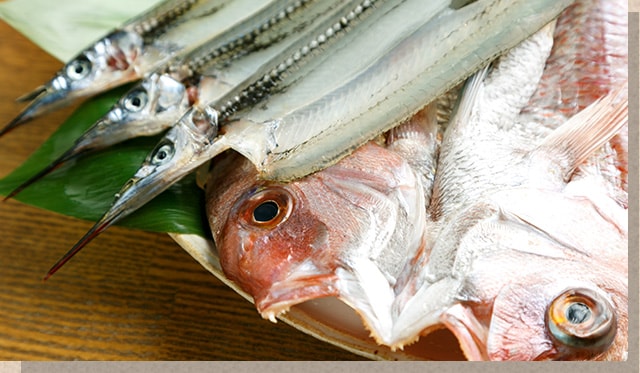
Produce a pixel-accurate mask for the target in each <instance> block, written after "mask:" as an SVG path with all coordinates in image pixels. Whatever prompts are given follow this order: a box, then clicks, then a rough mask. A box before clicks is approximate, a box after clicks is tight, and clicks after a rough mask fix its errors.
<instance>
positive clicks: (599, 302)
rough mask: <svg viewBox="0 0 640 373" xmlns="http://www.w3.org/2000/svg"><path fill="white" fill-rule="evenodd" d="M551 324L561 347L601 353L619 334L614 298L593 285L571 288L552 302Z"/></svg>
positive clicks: (553, 334)
mask: <svg viewBox="0 0 640 373" xmlns="http://www.w3.org/2000/svg"><path fill="white" fill-rule="evenodd" d="M547 311H548V312H547V319H548V320H547V327H548V328H549V332H550V334H551V336H552V337H553V339H554V340H555V341H556V342H557V343H559V344H560V347H562V348H563V347H568V348H570V349H573V350H580V351H587V352H593V353H599V352H603V351H605V350H606V349H607V348H608V347H609V346H610V345H611V343H612V342H613V339H614V337H615V334H616V327H617V325H616V323H617V322H616V316H615V312H614V308H613V306H612V305H611V302H610V301H609V300H608V299H607V298H606V297H605V296H603V295H602V294H600V293H598V292H597V291H594V290H591V289H571V290H568V291H565V292H564V293H562V294H560V295H559V296H558V297H556V298H555V299H554V300H553V302H551V304H550V306H549V308H548V310H547Z"/></svg>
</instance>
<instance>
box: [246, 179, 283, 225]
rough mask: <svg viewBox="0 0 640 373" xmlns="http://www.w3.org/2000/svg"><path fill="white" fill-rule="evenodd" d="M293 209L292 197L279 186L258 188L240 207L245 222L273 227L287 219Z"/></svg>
mask: <svg viewBox="0 0 640 373" xmlns="http://www.w3.org/2000/svg"><path fill="white" fill-rule="evenodd" d="M292 209H293V198H292V197H291V195H290V194H289V192H288V191H287V190H286V189H284V188H280V187H267V188H264V189H260V190H258V191H257V192H256V193H255V194H253V195H252V196H251V197H249V199H248V200H247V201H246V202H245V203H244V207H242V213H243V220H244V222H245V224H247V225H249V226H253V227H260V228H275V227H276V226H278V225H279V224H281V223H283V222H284V221H286V220H287V218H288V217H289V215H290V214H291V211H292Z"/></svg>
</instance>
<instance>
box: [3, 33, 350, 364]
mask: <svg viewBox="0 0 640 373" xmlns="http://www.w3.org/2000/svg"><path fill="white" fill-rule="evenodd" d="M60 67H62V63H61V62H59V61H58V60H56V59H54V58H53V57H51V56H50V55H48V54H46V53H45V52H43V51H42V50H40V49H39V48H38V47H37V46H35V45H34V44H32V43H31V42H30V41H28V40H27V39H26V38H24V37H23V36H22V35H20V34H19V33H18V32H16V31H15V30H13V29H12V28H11V27H10V26H8V25H7V24H5V23H4V22H2V21H0V125H1V126H4V125H5V123H7V122H8V121H9V120H10V119H12V118H13V117H14V116H15V115H16V114H17V113H18V112H19V111H20V110H21V108H22V105H21V104H18V103H16V102H15V98H17V97H18V96H20V95H22V94H24V93H26V92H28V91H30V90H31V89H33V88H35V87H36V86H38V85H40V84H41V83H43V82H45V81H46V80H48V79H50V78H51V77H52V76H53V74H54V73H55V72H56V71H57V70H58V69H59V68H60ZM72 110H73V107H70V108H67V109H64V110H60V111H57V112H54V113H52V114H49V115H46V116H44V117H42V118H39V119H38V120H35V121H33V122H31V123H29V124H27V125H25V126H23V127H20V128H18V129H16V130H14V131H12V132H10V133H9V134H7V135H6V136H5V137H3V138H0V177H3V176H5V175H7V174H8V173H10V172H11V171H12V170H13V169H14V168H15V167H17V166H19V165H20V164H21V163H22V162H23V161H24V160H25V159H26V158H27V157H28V156H29V155H30V154H31V153H32V152H33V151H34V150H35V149H36V148H37V147H38V146H39V145H40V144H41V143H42V142H44V140H45V139H46V138H47V137H48V136H49V135H50V134H51V133H52V132H53V131H54V130H55V128H56V127H57V126H58V125H59V124H60V123H62V122H63V121H64V119H66V117H67V116H68V115H69V114H70V113H71V112H72ZM91 225H92V222H86V221H80V220H76V219H72V218H67V217H64V216H60V215H56V214H53V213H50V212H47V211H42V210H39V209H36V208H32V207H29V206H26V205H23V204H21V203H20V202H16V201H12V200H9V201H7V202H4V203H1V202H0V258H1V259H0V360H357V359H360V357H359V356H356V355H353V354H351V353H349V352H346V351H343V350H341V349H339V348H337V347H334V346H332V345H329V344H327V343H324V342H321V341H318V340H316V339H314V338H312V337H310V336H307V335H305V334H303V333H301V332H299V331H297V330H295V329H294V328H292V327H290V326H288V325H286V324H284V323H282V322H280V323H278V324H272V323H271V322H269V321H266V320H263V319H262V318H261V317H260V316H259V315H258V313H257V311H256V310H255V308H254V307H253V305H251V304H250V303H249V302H246V301H245V300H244V299H242V298H241V297H240V296H239V295H237V294H236V293H235V292H233V291H232V290H231V289H229V288H227V287H226V286H225V285H224V284H223V283H221V282H220V281H218V280H217V279H216V278H215V277H214V276H213V275H211V274H209V273H208V272H207V271H206V270H205V269H203V268H202V267H201V266H200V265H199V264H198V263H196V261H195V260H193V259H192V258H191V257H190V256H189V255H188V254H187V253H186V252H185V251H183V250H182V249H181V248H180V247H179V246H178V245H177V244H176V243H175V242H174V241H172V240H171V239H170V238H169V237H168V236H167V235H164V234H156V233H148V232H142V231H136V230H130V229H126V228H120V227H112V228H110V229H109V230H107V232H105V233H103V234H102V235H101V236H100V237H98V238H97V239H96V240H94V241H93V242H92V243H91V244H90V245H89V246H88V247H87V248H85V249H84V250H83V251H82V253H81V254H80V255H77V256H76V257H75V258H74V259H73V260H72V261H71V262H70V263H68V264H67V265H66V266H65V267H64V268H63V270H61V271H60V272H58V273H57V274H56V275H55V276H53V277H52V278H51V279H49V280H48V281H47V282H43V281H42V277H43V275H44V273H45V272H46V271H47V270H48V268H49V267H50V266H51V265H52V264H53V263H54V262H55V261H56V260H57V259H58V258H59V256H60V255H61V254H63V253H64V252H66V250H67V249H68V248H70V247H71V245H73V244H74V243H75V242H76V240H77V239H79V238H80V237H81V236H82V235H83V234H84V233H85V232H86V231H87V230H88V229H89V228H90V227H91Z"/></svg>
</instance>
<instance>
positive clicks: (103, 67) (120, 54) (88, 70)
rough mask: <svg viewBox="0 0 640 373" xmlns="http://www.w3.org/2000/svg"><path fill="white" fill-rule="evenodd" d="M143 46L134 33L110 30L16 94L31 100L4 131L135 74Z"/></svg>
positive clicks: (142, 42) (137, 75) (20, 99)
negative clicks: (50, 74)
mask: <svg viewBox="0 0 640 373" xmlns="http://www.w3.org/2000/svg"><path fill="white" fill-rule="evenodd" d="M143 49H144V40H143V38H142V37H141V36H140V35H138V34H137V33H135V32H129V31H124V30H118V31H114V32H112V33H111V34H109V35H108V36H106V37H104V38H103V39H101V40H99V41H98V42H96V43H95V44H94V45H92V46H91V47H89V48H87V49H85V50H84V51H82V52H81V53H79V54H78V55H77V56H75V57H74V58H73V59H72V60H71V61H69V62H68V63H67V64H66V65H65V66H64V67H63V68H62V69H60V70H59V71H58V72H57V73H56V75H55V76H54V77H53V78H52V79H51V80H50V81H49V82H47V83H45V84H44V85H42V86H40V87H38V88H36V89H35V90H34V91H32V92H31V93H28V94H26V95H24V96H22V97H20V98H18V101H20V102H23V101H30V103H29V105H27V107H26V108H25V109H24V110H23V111H22V112H21V113H20V114H19V115H18V116H17V117H16V118H15V119H13V120H12V121H11V123H9V125H8V126H7V128H5V129H3V132H6V131H8V130H10V129H12V128H14V127H15V126H17V125H19V124H21V123H24V122H26V121H28V120H30V119H32V118H34V117H36V116H38V115H40V114H43V113H46V112H49V111H51V110H53V109H56V108H59V107H62V106H65V105H67V104H69V103H71V102H72V101H73V100H75V99H78V98H80V97H87V96H91V95H94V94H96V93H99V92H103V91H106V90H108V89H110V88H113V87H115V86H118V85H121V84H123V83H126V82H129V81H132V80H134V79H136V78H138V77H139V75H140V72H139V71H138V70H139V69H138V67H137V64H138V60H139V59H140V58H141V56H142V53H143Z"/></svg>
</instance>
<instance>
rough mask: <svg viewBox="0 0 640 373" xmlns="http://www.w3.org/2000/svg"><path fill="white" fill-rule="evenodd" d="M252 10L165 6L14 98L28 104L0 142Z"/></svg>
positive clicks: (212, 0)
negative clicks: (25, 125)
mask: <svg viewBox="0 0 640 373" xmlns="http://www.w3.org/2000/svg"><path fill="white" fill-rule="evenodd" d="M248 5H249V6H248ZM262 5H264V1H263V2H262ZM255 8H256V9H259V6H255ZM253 9H254V6H250V4H247V3H246V2H245V1H231V0H167V1H163V2H162V3H160V4H159V5H157V6H155V7H153V8H151V9H150V10H148V11H146V12H144V13H143V14H141V15H140V16H137V17H135V18H133V19H132V20H130V21H128V22H126V23H125V24H123V25H122V26H121V27H119V28H117V29H116V30H114V31H112V32H110V33H109V34H108V35H106V36H104V37H103V38H101V39H100V40H98V41H96V42H95V43H94V44H93V45H91V46H89V47H87V48H86V49H85V50H83V51H82V52H80V53H79V54H78V55H77V56H76V57H74V58H73V59H72V60H71V61H69V62H68V63H67V64H66V65H65V66H64V67H63V68H62V69H61V70H60V71H59V72H58V73H56V75H55V76H54V77H53V78H52V79H51V80H50V81H49V82H47V83H46V84H44V85H42V86H40V87H38V88H36V89H35V90H34V91H33V92H31V93H28V94H26V95H24V96H22V97H20V98H18V101H20V102H23V101H31V102H30V103H29V105H27V107H26V108H25V109H24V110H23V111H22V112H21V113H20V114H18V116H17V117H16V118H14V119H13V120H12V121H11V122H10V123H9V124H8V125H6V126H5V127H4V128H3V129H2V130H0V136H1V135H3V134H5V133H7V132H8V131H10V130H12V129H13V128H15V127H17V126H18V125H20V124H22V123H24V122H27V121H28V120H30V119H32V118H34V117H36V116H38V115H41V114H43V113H46V112H48V111H51V110H53V109H55V108H58V107H61V106H64V105H67V104H69V103H71V102H72V101H74V100H76V99H79V98H81V97H88V96H92V95H95V94H97V93H100V92H103V91H106V90H108V89H110V88H113V87H115V86H119V85H122V84H124V83H127V82H131V81H134V80H137V79H139V78H141V77H142V76H144V75H145V74H148V73H150V72H152V71H154V70H156V69H158V68H160V67H161V66H163V65H164V64H165V63H167V62H168V61H169V60H170V59H171V58H173V57H175V56H177V55H179V54H182V53H187V52H189V51H191V50H193V49H194V48H196V47H198V46H199V45H200V44H202V43H204V42H205V41H207V40H208V39H209V38H210V37H212V36H213V35H215V34H217V33H220V32H222V31H223V30H225V29H227V28H228V27H230V26H231V25H232V24H234V23H235V22H237V21H238V20H241V19H246V18H247V17H249V16H250V15H251V14H252V11H253Z"/></svg>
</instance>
